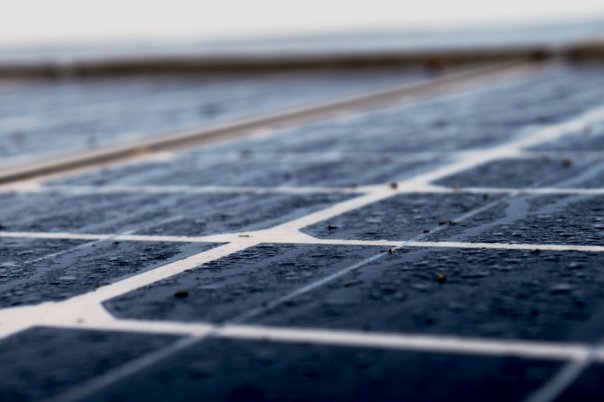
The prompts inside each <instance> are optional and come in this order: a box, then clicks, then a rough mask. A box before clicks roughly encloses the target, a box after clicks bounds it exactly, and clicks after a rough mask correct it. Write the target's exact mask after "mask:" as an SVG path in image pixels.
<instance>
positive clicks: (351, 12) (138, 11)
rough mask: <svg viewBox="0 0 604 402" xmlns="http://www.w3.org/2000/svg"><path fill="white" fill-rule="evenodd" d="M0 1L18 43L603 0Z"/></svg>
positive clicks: (313, 25)
mask: <svg viewBox="0 0 604 402" xmlns="http://www.w3.org/2000/svg"><path fill="white" fill-rule="evenodd" d="M2 3H5V4H2ZM0 5H1V6H2V12H1V13H0V43H17V44H19V43H47V42H51V43H52V42H57V41H87V40H116V39H125V38H127V39H154V38H163V39H172V38H175V39H178V38H196V39H197V38H198V39H216V38H223V37H227V38H228V37H242V36H243V37H245V36H249V35H267V34H277V33H308V32H329V31H334V30H335V31H337V30H351V29H375V28H404V27H416V26H421V27H426V26H428V27H433V26H434V27H442V26H444V25H467V24H475V23H481V24H484V23H489V22H497V23H501V22H508V21H521V22H522V21H547V20H548V19H558V20H560V19H562V20H563V19H568V18H581V17H594V16H603V17H604V0H563V1H560V0H505V1H496V0H480V1H478V0H457V1H452V0H449V1H446V0H439V1H436V0H413V1H410V0H398V1H391V0H371V1H358V0H304V1H298V0H239V1H234V0H213V1H207V0H169V1H157V0H103V1H98V0H0Z"/></svg>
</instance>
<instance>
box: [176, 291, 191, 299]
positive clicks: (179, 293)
mask: <svg viewBox="0 0 604 402" xmlns="http://www.w3.org/2000/svg"><path fill="white" fill-rule="evenodd" d="M174 297H178V298H179V299H184V298H185V297H189V291H188V290H186V289H180V290H177V291H176V292H174Z"/></svg>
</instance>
